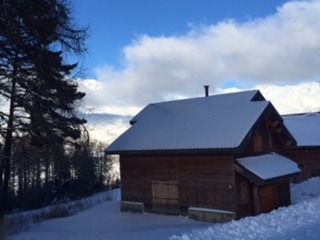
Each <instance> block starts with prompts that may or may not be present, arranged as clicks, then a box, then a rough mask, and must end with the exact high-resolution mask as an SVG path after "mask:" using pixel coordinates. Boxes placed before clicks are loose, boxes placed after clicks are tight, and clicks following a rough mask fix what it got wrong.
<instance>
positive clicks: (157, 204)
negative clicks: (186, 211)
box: [152, 181, 179, 214]
mask: <svg viewBox="0 0 320 240" xmlns="http://www.w3.org/2000/svg"><path fill="white" fill-rule="evenodd" d="M152 210H153V211H154V212H158V213H163V214H178V213H179V190H178V182H177V181H152Z"/></svg>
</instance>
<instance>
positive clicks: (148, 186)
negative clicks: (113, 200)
mask: <svg viewBox="0 0 320 240" xmlns="http://www.w3.org/2000/svg"><path fill="white" fill-rule="evenodd" d="M120 171H121V187H122V200H123V201H139V202H143V203H144V204H145V209H146V211H155V212H159V211H160V210H159V209H160V207H159V206H158V207H154V206H153V205H154V204H155V201H157V200H155V194H156V195H157V193H155V191H157V190H155V188H156V187H155V185H154V184H155V183H160V182H164V183H165V182H168V183H169V182H171V183H174V182H176V183H178V186H177V189H178V194H177V197H178V199H179V210H180V214H187V210H188V207H201V208H215V209H222V210H229V211H235V208H236V207H235V206H236V202H235V190H234V170H233V157H232V156H219V157H217V156H208V155H206V156H197V155H195V156H192V155H190V156H181V155H179V156H167V155H164V156H128V155H123V156H120ZM152 186H154V187H153V188H152ZM158 187H159V186H158ZM158 190H159V189H158ZM162 191H166V190H164V188H163V189H162ZM165 195H166V196H168V194H167V193H165ZM156 198H157V197H156ZM164 198H166V197H164ZM159 201H163V199H158V202H157V205H159ZM164 205H165V204H164ZM168 209H169V208H168ZM165 211H166V210H165V208H164V209H162V210H161V212H163V213H172V211H171V210H169V211H166V212H165Z"/></svg>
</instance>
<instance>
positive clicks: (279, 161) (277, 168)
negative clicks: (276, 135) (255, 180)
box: [236, 153, 300, 180]
mask: <svg viewBox="0 0 320 240" xmlns="http://www.w3.org/2000/svg"><path fill="white" fill-rule="evenodd" d="M236 161H237V162H238V163H239V164H240V165H241V166H243V167H244V168H246V169H247V170H249V171H250V172H252V173H253V174H254V175H256V176H258V177H259V178H261V179H262V180H269V179H273V178H276V177H282V176H286V175H290V174H294V173H298V172H300V169H299V167H298V165H297V164H296V163H295V162H293V161H292V160H290V159H289V158H286V157H284V156H281V155H279V154H276V153H270V154H265V155H260V156H253V157H245V158H239V159H237V160H236Z"/></svg>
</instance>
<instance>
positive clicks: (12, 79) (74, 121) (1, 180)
mask: <svg viewBox="0 0 320 240" xmlns="http://www.w3.org/2000/svg"><path fill="white" fill-rule="evenodd" d="M0 12H1V15H0V95H1V96H2V98H4V99H6V101H7V102H8V104H9V106H8V107H9V111H8V112H0V121H1V125H2V126H6V128H5V129H4V130H5V131H1V134H2V135H3V137H4V146H3V157H2V160H1V163H0V218H1V217H2V216H3V214H4V211H5V206H6V202H7V198H8V190H9V189H8V188H9V184H8V183H9V178H10V169H11V161H12V159H11V151H12V150H11V148H12V141H13V138H14V137H15V136H19V135H20V136H21V135H24V136H28V137H29V138H30V139H31V140H32V142H33V144H34V145H37V146H41V145H45V144H49V143H50V141H58V142H62V141H64V140H65V139H70V141H72V140H75V139H77V138H79V137H80V126H81V125H82V124H84V123H85V120H84V119H81V118H79V117H77V115H76V107H77V103H79V102H80V101H81V100H82V99H83V97H84V96H85V94H84V93H82V92H79V91H78V85H77V83H76V82H75V81H73V80H72V79H71V77H72V73H73V71H74V70H76V68H77V65H76V64H66V63H65V62H64V57H65V54H67V53H71V54H76V55H78V54H81V53H82V52H84V51H85V48H84V41H85V38H86V36H87V35H86V32H87V31H86V29H85V28H78V27H77V26H75V24H74V22H73V19H72V18H71V11H70V5H69V3H68V1H66V0H0Z"/></svg>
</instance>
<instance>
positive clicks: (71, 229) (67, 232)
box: [10, 201, 212, 240]
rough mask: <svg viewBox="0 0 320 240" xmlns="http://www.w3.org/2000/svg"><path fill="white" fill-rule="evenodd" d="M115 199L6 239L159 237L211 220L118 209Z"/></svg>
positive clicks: (182, 231) (46, 222) (199, 225)
mask: <svg viewBox="0 0 320 240" xmlns="http://www.w3.org/2000/svg"><path fill="white" fill-rule="evenodd" d="M119 209H120V206H119V202H118V201H117V202H104V203H102V204H99V205H97V206H95V207H93V208H91V209H89V210H87V211H84V212H81V213H78V214H76V215H74V216H71V217H67V218H60V219H53V220H48V221H45V222H43V223H40V224H37V225H34V226H32V227H31V228H30V230H29V231H27V232H24V233H22V234H21V235H16V236H14V237H11V238H10V240H31V239H32V240H43V239H46V240H76V239H77V240H82V239H86V240H89V239H90V240H98V239H99V240H100V239H112V240H118V239H119V240H120V239H139V240H144V239H145V240H150V239H155V240H156V239H163V238H169V237H170V236H172V235H174V234H182V233H184V232H187V231H190V229H192V228H199V227H206V226H209V225H212V224H209V223H202V222H196V221H192V220H189V219H187V218H185V217H175V216H158V215H154V214H134V213H122V212H120V211H119Z"/></svg>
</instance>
